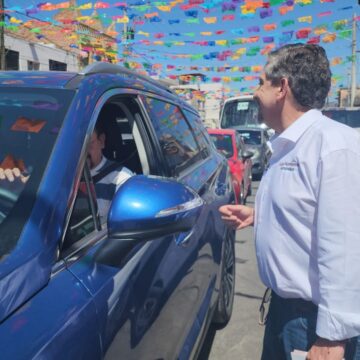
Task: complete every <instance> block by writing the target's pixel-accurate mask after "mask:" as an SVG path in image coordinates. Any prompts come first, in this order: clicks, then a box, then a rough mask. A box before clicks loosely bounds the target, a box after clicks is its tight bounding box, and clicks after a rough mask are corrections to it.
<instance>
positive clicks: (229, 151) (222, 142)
mask: <svg viewBox="0 0 360 360" xmlns="http://www.w3.org/2000/svg"><path fill="white" fill-rule="evenodd" d="M210 137H211V139H212V140H213V141H214V144H215V146H216V148H217V149H218V151H220V152H221V153H222V154H223V155H225V157H227V158H230V157H232V156H233V154H234V151H233V143H232V138H231V135H222V134H210Z"/></svg>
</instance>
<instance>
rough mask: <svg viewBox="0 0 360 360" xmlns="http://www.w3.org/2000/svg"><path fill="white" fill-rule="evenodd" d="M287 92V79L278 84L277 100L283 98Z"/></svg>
mask: <svg viewBox="0 0 360 360" xmlns="http://www.w3.org/2000/svg"><path fill="white" fill-rule="evenodd" d="M288 90H289V82H288V79H286V78H282V79H281V80H280V83H279V92H278V95H279V98H283V97H284V96H285V95H286V94H287V92H288Z"/></svg>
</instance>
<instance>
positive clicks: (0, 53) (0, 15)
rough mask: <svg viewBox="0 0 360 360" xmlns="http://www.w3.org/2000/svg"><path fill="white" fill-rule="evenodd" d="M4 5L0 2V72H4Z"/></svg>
mask: <svg viewBox="0 0 360 360" xmlns="http://www.w3.org/2000/svg"><path fill="white" fill-rule="evenodd" d="M4 11H5V5H4V0H0V24H1V26H0V70H5V12H4Z"/></svg>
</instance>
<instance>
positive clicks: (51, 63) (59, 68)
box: [49, 59, 67, 71]
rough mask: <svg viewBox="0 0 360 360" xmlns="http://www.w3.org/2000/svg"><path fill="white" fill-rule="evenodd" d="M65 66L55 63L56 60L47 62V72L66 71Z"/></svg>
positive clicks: (58, 62) (61, 63)
mask: <svg viewBox="0 0 360 360" xmlns="http://www.w3.org/2000/svg"><path fill="white" fill-rule="evenodd" d="M66 69H67V64H65V63H63V62H60V61H56V60H51V59H50V60H49V70H50V71H66Z"/></svg>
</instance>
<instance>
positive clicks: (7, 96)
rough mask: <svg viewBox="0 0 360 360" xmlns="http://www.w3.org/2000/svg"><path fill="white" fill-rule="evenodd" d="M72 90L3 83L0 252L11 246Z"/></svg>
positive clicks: (0, 100)
mask: <svg viewBox="0 0 360 360" xmlns="http://www.w3.org/2000/svg"><path fill="white" fill-rule="evenodd" d="M73 94H74V92H73V91H70V90H62V89H56V90H53V89H37V88H36V89H34V88H16V89H14V88H10V87H9V88H1V89H0V139H1V147H0V258H1V257H2V256H3V255H4V254H6V253H8V252H9V251H10V250H11V248H13V247H14V246H15V244H16V242H17V239H18V238H19V236H20V233H21V231H22V228H23V226H24V224H25V222H26V221H27V219H28V217H29V216H30V212H31V210H32V207H33V205H34V201H35V197H36V193H37V190H38V188H39V185H40V181H41V179H42V176H43V173H44V170H45V168H46V165H47V163H48V160H49V157H50V154H51V151H52V149H53V147H54V144H55V141H56V139H57V136H58V133H59V131H60V129H61V126H62V123H63V120H64V117H65V114H66V112H67V109H68V108H69V104H70V102H71V99H72V97H73Z"/></svg>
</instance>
